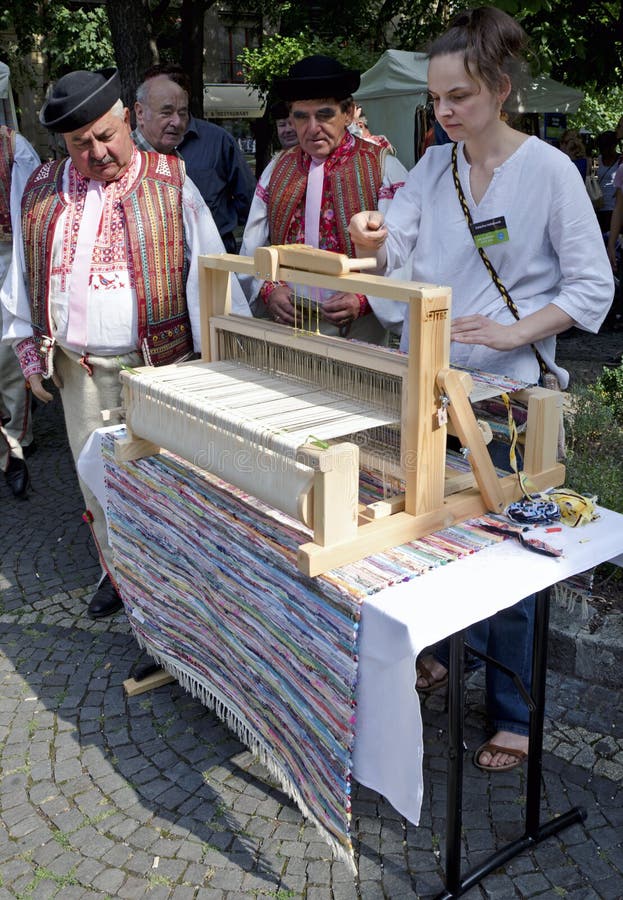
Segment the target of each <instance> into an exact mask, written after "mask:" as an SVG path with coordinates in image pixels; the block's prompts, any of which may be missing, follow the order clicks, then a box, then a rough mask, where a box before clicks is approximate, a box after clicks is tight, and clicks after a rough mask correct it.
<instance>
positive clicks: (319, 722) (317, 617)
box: [103, 428, 501, 870]
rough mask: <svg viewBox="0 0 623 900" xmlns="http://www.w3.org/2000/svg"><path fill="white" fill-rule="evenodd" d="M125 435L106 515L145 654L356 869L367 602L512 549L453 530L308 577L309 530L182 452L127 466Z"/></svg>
mask: <svg viewBox="0 0 623 900" xmlns="http://www.w3.org/2000/svg"><path fill="white" fill-rule="evenodd" d="M124 434H125V431H124V429H123V428H121V429H119V430H118V431H116V432H110V433H108V435H106V437H105V438H104V445H103V456H104V468H105V478H106V488H107V505H108V509H107V516H108V524H109V531H110V537H111V543H112V547H113V552H114V558H115V564H116V566H117V572H118V576H119V588H120V591H121V595H122V597H123V601H124V605H125V609H126V612H127V614H128V617H129V621H130V623H131V626H132V629H133V632H134V634H135V636H136V638H137V641H138V643H139V644H140V645H141V646H142V647H143V648H144V649H145V650H147V652H148V653H149V654H150V655H151V656H152V657H153V658H154V659H155V660H156V661H157V662H158V663H159V664H160V665H161V666H162V667H163V668H165V669H166V670H167V671H168V672H170V673H171V674H172V675H173V676H174V677H175V678H176V679H177V680H178V681H179V682H180V684H182V685H183V687H184V688H186V689H187V690H188V691H189V692H190V693H191V694H193V695H194V696H195V697H198V698H199V699H200V700H201V702H202V703H203V704H205V705H206V706H207V707H208V708H210V709H213V710H214V711H215V712H216V714H217V715H218V716H219V717H220V718H221V719H222V720H223V721H225V722H226V723H227V725H228V726H229V727H230V728H231V729H232V730H233V731H234V732H235V733H236V734H237V735H238V737H239V738H240V739H241V740H242V741H243V742H244V743H245V744H246V745H247V746H248V747H249V748H250V749H251V750H252V751H253V752H254V753H256V754H257V756H258V758H259V759H260V760H261V761H262V762H263V763H264V765H266V767H267V768H268V770H269V771H270V772H271V774H272V775H273V776H274V777H275V778H276V779H277V780H278V781H279V783H280V785H281V787H282V788H283V790H284V791H286V792H287V793H288V795H289V796H290V797H291V798H292V799H293V800H294V801H295V802H296V803H297V805H298V807H299V809H300V810H301V812H302V813H303V814H304V815H305V816H307V817H308V818H309V819H310V820H311V821H313V822H314V823H315V825H316V826H317V828H318V830H319V831H320V833H321V834H322V836H323V837H324V839H325V840H326V841H327V842H328V843H329V844H330V846H331V847H332V848H333V851H334V853H335V854H336V856H337V857H338V858H340V859H342V860H344V861H345V862H346V863H347V864H349V865H350V867H351V868H352V869H353V870H354V860H353V853H352V844H351V833H350V818H351V814H350V781H351V754H352V749H353V744H354V737H355V714H356V710H355V688H356V682H357V633H358V627H359V620H360V613H361V606H362V603H363V601H364V599H365V597H366V596H368V595H370V594H372V593H374V592H376V591H378V590H382V589H383V588H385V587H387V586H388V585H391V584H394V583H397V582H402V581H407V580H409V579H411V578H413V577H415V576H416V575H419V574H422V573H424V572H426V571H428V570H429V569H431V568H432V567H434V566H437V565H442V564H444V563H447V562H450V561H452V560H453V559H458V558H459V557H462V556H465V555H466V554H468V553H473V552H475V551H477V550H479V549H481V548H482V547H485V546H487V545H489V544H491V543H495V542H496V541H497V540H500V539H501V538H497V537H496V536H493V535H491V534H488V533H486V532H484V531H480V530H479V529H478V527H477V525H476V524H475V523H473V524H465V525H461V526H455V527H453V528H448V529H446V530H444V531H443V532H440V533H439V534H437V535H432V536H429V537H428V538H425V539H422V540H419V541H414V542H412V543H411V544H405V545H403V546H402V547H397V548H395V549H394V550H392V551H389V552H385V553H383V554H378V555H376V556H371V557H368V558H367V559H366V560H362V561H361V562H359V563H353V564H350V565H348V566H343V567H342V568H340V569H337V570H334V571H331V572H328V573H326V574H325V575H323V576H320V577H316V578H309V577H307V576H305V575H303V574H302V573H301V572H299V571H298V569H297V567H296V551H297V548H298V546H299V545H300V544H301V543H304V542H305V541H308V540H309V539H310V535H309V532H307V531H306V530H305V529H304V528H303V527H302V526H301V525H299V524H298V523H295V522H293V521H292V520H291V519H289V518H288V517H286V516H285V515H283V514H281V513H278V512H276V511H274V510H271V509H269V508H268V507H265V506H263V505H262V504H260V503H259V502H258V501H257V500H256V499H255V498H252V497H248V496H246V495H244V494H242V493H241V492H240V491H237V490H236V489H234V488H232V487H231V486H229V485H226V484H224V483H223V482H221V481H219V480H218V479H216V478H214V477H213V476H211V475H209V474H207V473H206V472H204V471H202V470H200V469H197V468H195V467H193V466H192V465H190V464H189V463H186V462H185V461H183V460H181V459H179V458H177V457H175V456H173V455H172V454H169V453H165V452H163V453H161V454H159V455H157V456H153V457H149V458H145V459H140V460H136V461H134V462H127V463H117V462H116V461H115V459H114V437H115V436H116V437H122V436H124ZM416 598H417V592H415V591H414V602H415V600H416Z"/></svg>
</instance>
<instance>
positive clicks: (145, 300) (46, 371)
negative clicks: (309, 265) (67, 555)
mask: <svg viewBox="0 0 623 900" xmlns="http://www.w3.org/2000/svg"><path fill="white" fill-rule="evenodd" d="M84 81H86V82H87V86H88V89H89V93H88V94H87V95H86V96H85V97H83V98H82V99H81V98H80V91H81V90H82V83H83V82H84ZM63 87H65V88H66V90H63ZM55 91H56V94H53V98H54V104H53V103H52V102H51V101H50V100H48V102H47V106H44V108H43V109H42V111H41V119H42V122H43V124H45V125H46V126H47V127H48V128H50V129H51V130H60V131H61V132H62V133H67V132H69V131H74V130H77V129H79V128H81V127H85V126H86V125H88V124H90V122H92V121H96V120H97V119H99V118H100V117H101V116H103V115H105V114H106V113H107V112H109V111H110V109H111V108H112V106H113V105H114V103H115V101H116V99H118V97H119V79H118V74H117V73H116V70H114V69H108V70H102V71H100V72H98V73H90V72H82V73H70V74H69V75H67V76H64V77H63V78H62V79H60V81H59V82H57V86H56V88H55ZM76 97H77V99H75V98H76ZM56 113H58V118H55V115H56ZM85 117H86V121H85V120H84V119H85ZM50 119H52V121H50ZM128 141H130V142H131V138H130V136H129V133H128ZM130 146H131V151H130V152H131V159H130V163H129V165H128V167H127V168H126V170H125V172H124V173H123V175H122V176H121V177H120V178H119V179H118V180H116V181H110V182H101V181H96V180H94V179H89V178H85V177H84V176H82V175H81V174H80V173H79V172H78V170H77V169H76V167H75V166H74V163H73V162H72V161H71V160H61V161H54V162H51V163H46V164H44V165H43V166H41V167H40V168H39V169H38V170H37V171H36V172H35V173H34V174H33V176H32V177H31V178H30V180H29V182H28V184H27V186H26V188H25V191H24V196H23V202H22V222H21V232H22V233H21V234H19V235H16V242H15V251H14V257H15V258H14V260H13V266H12V273H11V294H10V297H9V296H6V297H4V298H3V301H4V302H5V304H6V307H7V309H8V315H7V319H8V321H7V322H6V323H5V340H7V339H8V340H11V341H12V342H13V345H14V347H15V349H16V352H17V354H18V356H19V358H20V363H21V365H22V370H23V372H24V375H25V376H26V377H27V378H29V377H31V376H33V375H34V374H43V375H51V374H52V365H53V366H54V367H55V371H56V373H57V374H58V376H59V377H60V379H61V381H62V387H61V389H60V390H61V398H62V401H63V409H64V412H65V422H66V425H67V433H68V438H69V442H70V446H71V451H72V455H73V457H74V460H76V459H77V458H78V456H79V454H80V451H81V450H82V448H83V446H84V444H85V442H86V440H87V439H88V437H89V436H90V434H91V433H92V432H93V431H94V430H95V429H96V428H99V427H101V425H102V416H101V413H102V410H104V409H112V410H115V409H118V408H119V407H120V406H121V387H120V381H119V372H120V370H121V369H122V368H123V367H124V366H137V365H143V364H144V363H148V364H153V365H162V364H165V363H170V362H173V361H176V360H180V359H183V358H185V357H187V356H190V355H191V354H192V353H193V350H195V351H198V350H199V349H200V333H199V303H198V263H197V256H198V254H199V253H222V252H224V248H223V243H222V241H221V238H220V236H219V233H218V231H217V229H216V226H215V224H214V220H213V219H212V215H211V213H210V211H209V209H208V208H207V206H206V205H205V203H204V201H203V199H202V197H201V195H200V194H199V192H198V190H197V188H196V187H195V185H194V184H193V183H192V182H191V181H190V180H189V179H186V177H185V170H184V165H183V162H182V161H180V160H178V159H177V158H176V157H174V156H165V155H161V154H151V153H144V152H142V151H139V150H137V149H136V148H134V146H133V145H132V144H131V143H130ZM22 262H23V265H22V264H21V263H22ZM22 271H25V273H26V274H25V277H23V276H22V275H21V273H22ZM232 298H233V306H234V309H235V311H236V312H239V313H242V314H247V315H250V311H249V308H248V305H247V303H246V300H245V299H244V295H243V294H242V291H241V289H240V286H239V285H238V284H237V283H234V284H233V285H232ZM114 422H115V419H114V418H113V419H112V420H111V424H114ZM81 488H82V491H83V494H84V497H85V501H86V503H87V510H88V513H87V519H88V520H89V521H90V522H91V523H92V525H93V533H94V536H95V539H96V541H97V544H98V548H99V551H100V557H101V559H102V563H103V566H104V569H105V570H106V572H107V573H108V574H109V575H110V577H111V580H112V581H113V583H114V580H115V579H114V568H113V565H112V558H111V552H110V547H109V544H108V536H107V532H106V523H105V518H104V515H103V512H102V510H101V508H100V507H99V504H98V503H97V500H96V499H95V497H94V496H93V494H92V493H91V492H90V491H89V490H88V488H87V487H86V485H84V484H81Z"/></svg>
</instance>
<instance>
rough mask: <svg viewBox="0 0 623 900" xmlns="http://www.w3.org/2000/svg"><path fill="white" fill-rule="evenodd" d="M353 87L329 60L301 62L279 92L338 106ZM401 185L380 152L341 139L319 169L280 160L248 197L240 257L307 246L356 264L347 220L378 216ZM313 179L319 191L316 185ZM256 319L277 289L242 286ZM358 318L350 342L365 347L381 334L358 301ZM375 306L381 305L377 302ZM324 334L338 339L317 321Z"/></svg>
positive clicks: (289, 155)
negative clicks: (366, 212)
mask: <svg viewBox="0 0 623 900" xmlns="http://www.w3.org/2000/svg"><path fill="white" fill-rule="evenodd" d="M358 86H359V73H357V72H354V71H351V70H346V69H344V68H343V67H342V66H341V65H340V64H339V63H338V62H337V61H336V60H333V59H331V58H330V57H323V56H312V57H308V58H306V59H304V60H301V61H300V62H298V63H296V64H295V65H294V66H292V67H291V69H290V73H289V75H288V78H287V79H283V80H282V81H280V82H279V84H278V90H279V91H280V95H281V96H282V97H283V99H285V100H292V101H294V100H306V99H316V98H326V97H330V98H332V99H334V100H336V101H340V100H343V99H345V98H347V97H349V96H350V95H351V93H352V92H353V91H354V90H356V89H357V87H358ZM406 177H407V171H406V169H405V168H404V166H403V165H402V164H401V163H400V162H399V161H398V160H397V159H396V158H395V157H394V156H392V155H391V154H388V152H387V150H386V149H385V148H382V147H379V146H377V145H376V144H372V143H370V142H368V141H363V140H361V139H360V138H358V137H354V136H353V135H352V134H350V132H348V131H346V132H345V134H344V137H343V139H342V141H341V142H340V144H339V145H338V146H337V147H336V148H335V149H334V150H333V152H332V153H331V154H330V155H329V156H328V157H327V158H326V159H325V160H323V161H322V162H319V161H317V160H313V159H312V158H311V156H310V155H309V154H308V153H306V152H305V151H304V150H303V149H302V148H301V147H300V146H296V147H291V148H290V149H288V150H284V151H283V152H282V153H279V154H278V155H277V156H276V157H275V159H273V160H272V161H271V162H270V163H269V165H268V166H267V167H266V169H265V170H264V172H263V173H262V175H261V177H260V180H259V183H258V185H257V187H256V190H255V196H254V198H253V203H252V205H251V210H250V213H249V218H248V219H247V225H246V228H245V231H244V236H243V240H242V247H241V250H240V253H241V254H242V255H243V256H244V255H248V256H252V255H253V253H254V251H255V250H256V248H257V247H263V246H267V245H269V244H311V245H312V246H314V247H319V248H320V249H322V250H333V251H335V252H339V253H345V254H346V255H347V256H349V257H351V258H352V257H354V256H355V251H354V248H353V245H352V243H351V240H350V235H349V234H348V225H349V223H350V220H351V217H352V216H353V215H354V214H355V213H357V212H361V210H363V209H379V210H381V211H382V212H385V211H386V210H387V208H388V207H389V204H390V203H391V201H392V199H393V197H394V194H395V192H396V191H397V190H398V188H400V187H401V186H402V185H403V184H404V182H405V180H406ZM316 179H318V183H315V182H316ZM241 282H242V284H243V286H244V289H245V292H246V294H247V299H248V300H249V302H250V304H251V305H252V306H253V307H254V311H255V313H256V315H258V314H260V315H261V313H262V307H263V302H265V301H266V299H267V298H268V296H269V295H270V292H271V291H272V290H274V288H275V287H277V285H276V284H272V283H262V282H261V281H258V280H257V279H241ZM290 287H291V288H292V290H293V292H294V293H295V294H296V296H297V297H305V298H309V297H310V293H309V292H310V289H308V288H302V287H301V286H296V285H291V286H290ZM329 296H331V294H330V293H328V292H326V291H320V290H319V289H312V296H311V300H312V302H318V303H320V304H321V305H322V303H323V302H325V301H326V300H327V299H328V297H329ZM359 299H360V310H361V312H360V315H359V317H358V318H357V319H355V320H354V322H352V324H351V325H350V327H349V328H348V333H347V336H348V337H349V338H358V339H360V340H366V341H371V342H375V343H376V342H379V341H381V340H382V339H383V336H384V333H385V330H384V327H383V326H382V325H381V324H380V322H379V321H378V320H377V318H376V316H375V315H374V314H373V312H372V310H371V308H370V306H369V304H368V301H367V298H366V297H363V296H362V297H360V298H359ZM380 302H382V301H380ZM319 324H320V330H321V331H322V332H323V333H324V334H338V333H341V332H340V330H339V329H338V328H337V326H335V325H334V324H333V323H331V322H327V321H323V320H321V321H320V323H319Z"/></svg>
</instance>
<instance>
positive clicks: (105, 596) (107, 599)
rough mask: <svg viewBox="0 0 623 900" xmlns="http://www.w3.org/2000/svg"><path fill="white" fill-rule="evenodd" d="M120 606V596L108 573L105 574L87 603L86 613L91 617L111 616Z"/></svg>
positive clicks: (102, 617) (121, 604)
mask: <svg viewBox="0 0 623 900" xmlns="http://www.w3.org/2000/svg"><path fill="white" fill-rule="evenodd" d="M122 607H123V603H122V601H121V597H120V596H119V594H118V593H117V591H116V588H115V586H114V585H113V583H112V581H111V580H110V578H109V577H108V575H105V576H104V580H103V581H102V583H101V584H100V586H99V587H98V589H97V590H96V591H95V593H94V594H93V596H92V598H91V602H90V603H89V607H88V613H89V615H90V617H91V618H92V619H104V618H105V617H106V616H112V615H113V613H116V612H119V610H120V609H121V608H122Z"/></svg>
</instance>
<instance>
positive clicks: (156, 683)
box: [123, 669, 175, 697]
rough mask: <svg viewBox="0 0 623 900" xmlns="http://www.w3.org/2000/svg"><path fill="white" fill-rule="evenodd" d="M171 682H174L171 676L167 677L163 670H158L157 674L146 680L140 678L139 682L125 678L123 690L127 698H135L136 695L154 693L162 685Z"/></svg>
mask: <svg viewBox="0 0 623 900" xmlns="http://www.w3.org/2000/svg"><path fill="white" fill-rule="evenodd" d="M172 681H175V678H174V677H173V676H172V675H169V673H168V672H165V671H164V669H158V671H157V672H153V673H152V674H151V675H147V677H146V678H141V679H140V681H137V680H136V679H135V678H126V680H125V681H124V682H123V690H124V692H125V695H126V696H127V697H136V695H137V694H144V693H145V692H146V691H154V690H155V689H156V688H159V687H162V686H163V685H164V684H171V682H172Z"/></svg>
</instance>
